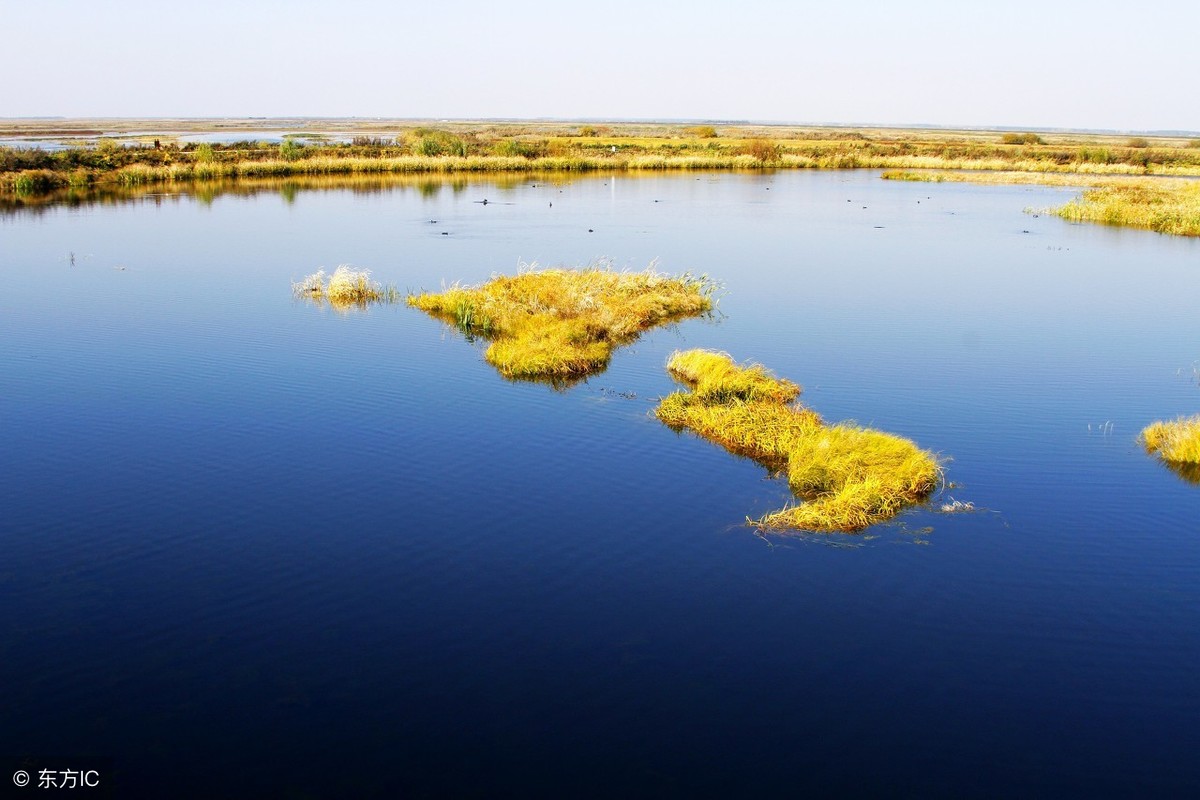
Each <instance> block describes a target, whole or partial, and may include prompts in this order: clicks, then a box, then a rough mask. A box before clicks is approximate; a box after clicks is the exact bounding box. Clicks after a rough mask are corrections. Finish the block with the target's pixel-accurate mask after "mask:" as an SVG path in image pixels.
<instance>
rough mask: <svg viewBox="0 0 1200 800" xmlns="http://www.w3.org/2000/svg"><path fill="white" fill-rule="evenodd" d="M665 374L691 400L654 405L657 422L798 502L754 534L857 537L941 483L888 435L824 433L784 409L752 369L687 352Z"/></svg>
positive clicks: (773, 385) (776, 389) (932, 464)
mask: <svg viewBox="0 0 1200 800" xmlns="http://www.w3.org/2000/svg"><path fill="white" fill-rule="evenodd" d="M667 369H668V370H669V371H670V373H671V375H672V376H673V377H675V378H676V379H678V380H680V381H681V382H682V383H684V384H686V385H687V386H688V387H689V388H690V390H691V391H688V392H675V393H674V394H671V395H668V396H667V397H665V398H663V400H662V402H661V403H660V404H659V406H658V408H657V409H656V410H655V414H656V415H657V416H658V418H659V419H660V420H662V421H663V422H664V423H666V424H667V425H669V426H671V427H672V428H675V429H677V430H680V429H684V428H687V429H690V430H693V431H695V432H696V433H698V434H699V435H700V436H703V437H704V438H706V439H710V440H712V441H714V442H716V443H717V444H720V445H721V446H722V447H724V448H725V449H727V450H729V451H730V452H733V453H736V454H738V455H743V456H748V457H750V458H753V459H755V460H756V461H758V462H759V463H761V464H763V465H765V466H766V467H767V468H768V469H772V470H777V471H780V472H783V473H785V474H786V475H787V479H788V485H789V486H790V487H791V489H792V491H793V492H795V493H796V494H797V495H798V496H800V497H801V498H803V499H804V500H805V502H803V503H801V504H800V505H797V506H792V507H789V508H784V509H782V510H780V511H776V512H773V513H771V514H767V515H766V516H764V517H762V518H760V519H758V520H756V521H754V524H756V525H758V526H760V527H762V528H772V529H773V528H799V529H803V530H812V531H856V530H861V529H862V528H865V527H867V526H868V525H873V524H875V523H877V522H882V521H884V520H887V519H890V518H891V517H893V516H895V515H896V514H897V513H899V512H900V510H901V509H903V508H904V507H905V506H907V505H910V504H912V503H918V502H921V501H922V500H924V499H925V498H926V497H928V496H929V494H930V493H931V492H933V490H934V489H935V488H936V487H937V485H938V483H939V481H940V480H941V475H942V470H941V466H940V465H939V464H938V461H937V459H936V458H935V457H934V456H933V455H932V454H930V453H928V452H926V451H924V450H921V449H919V448H918V447H917V446H916V445H915V444H913V443H912V442H911V441H909V440H908V439H904V438H901V437H899V436H894V435H892V434H889V433H883V432H881V431H876V430H871V429H869V428H862V427H859V426H857V425H854V424H851V423H842V424H838V425H825V424H824V423H823V422H822V420H821V418H820V416H819V415H817V414H816V413H815V412H813V411H812V410H810V409H807V408H804V407H802V406H799V405H796V404H793V402H792V401H793V400H795V398H796V397H797V396H798V395H799V393H800V387H799V386H797V385H796V384H794V383H792V382H791V381H788V380H784V379H781V378H776V377H775V376H773V375H772V374H771V373H770V372H769V371H767V370H766V369H765V368H763V367H762V366H759V365H749V366H747V365H739V364H736V363H734V361H733V359H732V358H730V357H729V356H728V355H726V354H724V353H714V352H710V351H705V350H690V351H687V352H682V353H681V352H676V353H674V354H673V355H672V356H671V358H670V360H669V361H668V363H667Z"/></svg>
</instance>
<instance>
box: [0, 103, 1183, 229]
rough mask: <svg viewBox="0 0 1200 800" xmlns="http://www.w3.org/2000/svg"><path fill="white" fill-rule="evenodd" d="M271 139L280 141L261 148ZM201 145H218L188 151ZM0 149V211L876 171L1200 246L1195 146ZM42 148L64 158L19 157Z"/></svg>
mask: <svg viewBox="0 0 1200 800" xmlns="http://www.w3.org/2000/svg"><path fill="white" fill-rule="evenodd" d="M280 129H283V131H282V132H281V130H280ZM102 131H103V132H106V134H105V135H99V134H100V133H101V132H102ZM267 134H269V135H271V136H272V137H277V138H280V141H278V142H273V141H266V140H264V139H261V138H257V136H256V135H260V136H261V135H267ZM206 136H207V137H209V138H213V139H214V141H193V140H191V139H193V138H196V137H201V138H203V137H206ZM13 137H17V138H13ZM237 137H244V138H237ZM0 139H3V140H7V141H9V142H10V144H9V146H0V204H13V203H17V204H31V203H35V202H37V199H38V198H39V197H47V198H48V197H49V196H53V195H55V194H56V193H59V194H60V193H62V192H70V191H85V190H86V191H102V190H104V189H105V188H106V187H114V188H115V187H122V188H136V187H198V186H202V185H204V184H208V183H212V182H215V181H221V180H261V179H268V178H277V179H278V178H332V177H336V176H347V177H348V176H356V177H363V176H378V177H385V176H401V175H410V176H420V175H427V176H430V177H442V176H455V175H467V174H489V175H503V174H516V173H542V174H555V173H557V174H572V173H575V174H579V173H589V172H597V171H609V172H628V173H636V172H656V171H688V170H743V171H745V170H790V169H858V168H870V169H882V170H886V172H885V173H884V176H883V177H885V178H887V179H892V180H926V181H934V182H941V181H964V180H965V181H973V182H981V183H1038V184H1048V185H1082V186H1086V187H1090V188H1088V190H1087V191H1085V192H1084V194H1083V196H1082V197H1080V198H1078V199H1076V200H1074V201H1072V202H1070V203H1068V204H1066V205H1064V206H1062V207H1060V208H1056V209H1049V210H1048V213H1053V214H1057V215H1059V216H1061V217H1063V218H1064V219H1068V220H1072V221H1089V222H1100V223H1105V224H1111V225H1125V226H1131V227H1139V228H1146V229H1149V230H1154V231H1159V232H1161V233H1168V234H1176V235H1184V236H1196V235H1200V190H1198V189H1197V188H1196V182H1192V181H1166V180H1164V179H1165V178H1172V177H1175V178H1185V177H1200V138H1188V137H1183V136H1156V137H1144V136H1134V137H1130V136H1125V135H1118V134H1099V133H1097V134H1085V133H1069V132H1044V133H1033V132H1021V133H1018V132H1002V131H975V130H964V131H953V130H944V129H916V128H913V129H905V128H843V127H829V126H826V127H802V126H787V125H750V124H721V125H709V124H697V125H682V124H666V123H610V124H605V123H595V124H582V123H566V122H559V123H554V122H525V123H520V122H513V123H502V122H448V121H443V122H429V123H417V122H414V121H395V122H393V123H388V122H386V121H378V122H376V121H363V120H240V121H238V120H128V121H121V120H77V121H64V120H47V121H42V122H38V121H33V120H30V121H15V120H14V121H7V122H0ZM215 139H222V140H223V141H215ZM36 140H40V141H42V142H54V143H56V146H57V147H58V149H51V148H44V149H43V148H38V147H33V146H29V147H26V146H22V142H30V144H33V142H34V141H36ZM1135 178H1136V179H1137V180H1132V179H1135ZM1119 180H1128V181H1131V182H1129V183H1116V181H1119ZM1110 181H1111V182H1110Z"/></svg>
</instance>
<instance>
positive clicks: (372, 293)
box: [292, 264, 400, 311]
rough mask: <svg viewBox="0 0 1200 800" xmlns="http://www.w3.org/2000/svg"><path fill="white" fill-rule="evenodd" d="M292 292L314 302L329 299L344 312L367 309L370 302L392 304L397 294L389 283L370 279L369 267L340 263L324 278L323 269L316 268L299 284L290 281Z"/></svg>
mask: <svg viewBox="0 0 1200 800" xmlns="http://www.w3.org/2000/svg"><path fill="white" fill-rule="evenodd" d="M292 293H293V294H294V295H296V297H303V298H305V299H307V300H313V301H315V302H318V303H319V302H322V301H328V303H329V305H331V306H332V307H333V308H335V309H337V310H339V311H344V310H348V309H350V308H366V307H367V306H368V305H370V304H371V303H394V302H396V300H398V299H399V297H400V293H399V292H398V291H397V290H396V288H395V287H392V286H382V285H380V284H378V283H376V282H375V281H373V280H371V272H370V271H369V270H365V269H363V270H356V269H351V268H350V267H349V266H348V265H346V264H343V265H341V266H340V267H338V268H337V269H336V270H334V271H333V274H332V275H330V276H329V279H328V280H326V279H325V270H323V269H322V270H317V271H316V272H314V273H313V274H312V275H309V276H307V277H306V278H305V279H304V280H302V281H300V282H299V283H293V284H292Z"/></svg>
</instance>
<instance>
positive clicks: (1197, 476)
mask: <svg viewBox="0 0 1200 800" xmlns="http://www.w3.org/2000/svg"><path fill="white" fill-rule="evenodd" d="M1156 460H1157V461H1158V463H1159V464H1162V465H1163V466H1164V467H1166V468H1167V469H1169V470H1171V472H1174V473H1175V475H1176V476H1178V477H1179V478H1180V479H1181V480H1184V481H1186V482H1188V483H1190V484H1193V485H1200V464H1196V463H1193V462H1188V461H1168V460H1167V459H1165V458H1159V459H1156Z"/></svg>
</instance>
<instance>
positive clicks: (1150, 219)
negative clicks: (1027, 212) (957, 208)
mask: <svg viewBox="0 0 1200 800" xmlns="http://www.w3.org/2000/svg"><path fill="white" fill-rule="evenodd" d="M882 177H883V178H884V179H885V180H893V181H926V182H929V183H944V182H960V183H985V184H1037V185H1042V186H1087V187H1090V189H1089V190H1088V191H1085V192H1084V193H1083V195H1082V196H1080V197H1077V198H1075V199H1074V200H1071V201H1070V202H1069V203H1067V204H1065V205H1062V206H1059V207H1057V208H1050V209H1046V210H1045V211H1046V213H1048V214H1055V215H1057V216H1060V217H1062V218H1063V219H1067V220H1071V221H1072V222H1100V223H1103V224H1106V225H1121V226H1125V227H1131V228H1145V229H1147V230H1152V231H1157V232H1159V233H1169V234H1174V235H1176V236H1200V182H1197V181H1192V180H1180V179H1174V180H1173V179H1170V178H1160V177H1135V176H1122V175H1096V174H1088V175H1084V174H1081V173H1071V174H1057V173H1035V172H1010V171H1004V172H992V173H981V172H955V171H938V172H934V171H912V170H888V171H886V172H884V173H883V175H882Z"/></svg>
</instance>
